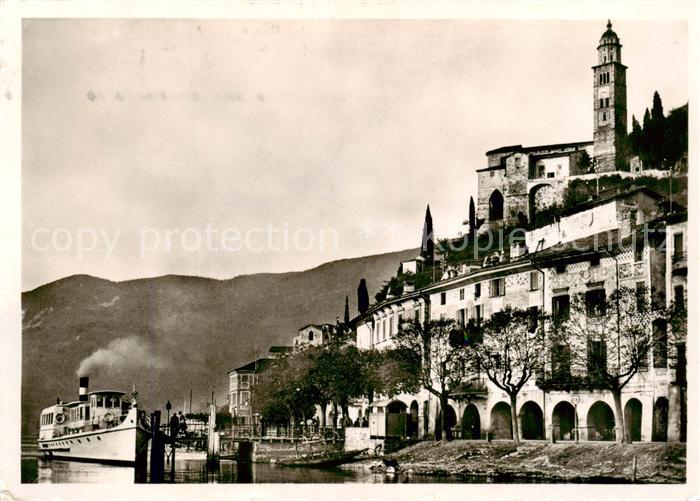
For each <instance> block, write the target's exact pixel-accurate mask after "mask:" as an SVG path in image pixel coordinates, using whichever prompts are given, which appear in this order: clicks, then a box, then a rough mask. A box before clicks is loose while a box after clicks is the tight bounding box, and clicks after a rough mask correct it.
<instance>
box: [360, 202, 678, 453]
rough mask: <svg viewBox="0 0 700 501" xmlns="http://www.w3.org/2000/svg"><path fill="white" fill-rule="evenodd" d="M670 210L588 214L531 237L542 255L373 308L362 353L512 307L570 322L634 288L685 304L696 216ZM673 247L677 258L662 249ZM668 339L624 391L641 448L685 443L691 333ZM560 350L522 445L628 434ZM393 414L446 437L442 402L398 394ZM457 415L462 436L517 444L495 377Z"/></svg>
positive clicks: (521, 256) (603, 396)
mask: <svg viewBox="0 0 700 501" xmlns="http://www.w3.org/2000/svg"><path fill="white" fill-rule="evenodd" d="M668 208H669V203H668V200H667V199H665V198H664V197H662V196H660V195H659V194H657V193H655V192H653V191H651V190H647V189H638V190H631V191H629V192H623V193H618V194H615V195H611V196H610V197H607V198H602V199H600V200H597V201H596V202H595V203H591V204H588V205H583V206H581V207H579V208H578V210H577V211H573V212H572V213H570V214H568V215H567V216H566V217H563V218H562V219H561V221H560V223H561V224H560V225H559V226H558V227H551V228H537V229H534V230H531V231H530V232H528V235H526V242H528V244H527V245H528V246H532V245H536V246H537V248H536V249H532V250H530V249H528V248H525V249H524V252H521V253H511V255H510V258H509V259H501V260H497V261H488V260H487V261H485V264H484V266H483V267H481V268H475V267H469V268H463V269H464V270H465V271H464V272H463V273H461V274H456V275H450V276H447V277H445V278H443V279H442V280H440V281H438V282H436V283H433V284H431V285H429V286H427V287H424V288H422V289H420V290H417V291H416V290H412V289H409V290H406V291H404V293H403V295H401V296H400V297H395V298H391V299H389V300H387V301H384V302H382V303H379V304H376V305H374V306H372V307H371V308H370V310H369V311H368V312H367V314H366V315H364V316H363V317H361V318H360V319H359V320H358V321H357V322H356V335H357V346H358V347H359V348H361V349H386V348H388V347H391V346H392V343H393V341H392V338H393V337H394V336H395V335H396V333H397V332H398V329H399V325H400V324H401V322H403V321H405V320H409V319H411V320H419V321H424V320H425V319H439V318H451V319H455V320H456V321H457V322H458V323H460V324H462V325H465V324H467V323H468V322H470V321H473V322H474V323H476V324H479V323H481V322H482V321H483V320H484V319H487V318H489V317H491V316H492V315H493V314H494V313H495V312H497V311H500V310H502V309H503V308H505V307H506V306H508V305H511V306H513V307H517V308H520V309H525V308H530V309H537V310H539V311H543V312H545V313H547V314H555V315H558V314H563V313H564V312H566V311H568V308H569V304H570V301H571V298H572V297H573V296H574V295H576V294H578V293H584V295H585V297H587V298H588V297H589V296H590V300H591V301H595V300H596V298H598V297H603V295H604V297H607V296H609V295H610V294H611V292H612V291H613V290H615V289H616V288H618V287H625V286H629V287H632V288H635V289H636V290H642V289H644V290H648V291H650V292H649V294H650V298H651V299H652V300H654V301H656V302H657V303H658V302H659V301H660V302H661V303H669V304H670V303H671V302H676V303H677V302H681V301H685V273H687V268H686V264H685V263H686V258H685V248H686V247H685V246H686V243H685V237H684V234H685V222H684V221H685V216H684V215H683V214H682V213H678V212H677V213H674V214H672V215H670V216H669V215H667V210H666V209H668ZM672 208H674V209H676V210H678V209H679V208H678V207H672ZM567 218H569V219H567ZM581 221H585V222H586V224H585V225H582V224H581ZM555 226H556V225H555ZM562 228H563V229H564V230H566V231H570V233H568V234H567V233H566V231H564V232H562ZM648 228H652V229H653V230H654V234H655V235H657V237H656V238H655V239H654V238H651V239H649V238H646V239H645V237H648V231H646V230H648ZM572 230H575V231H572ZM549 233H551V234H549ZM664 236H666V238H665V240H664ZM663 241H666V244H667V245H666V249H664V246H662V245H660V244H661V242H663ZM669 242H671V243H670V245H671V247H670V250H669V247H668V246H669ZM675 249H678V250H675ZM490 263H493V264H490ZM659 320H661V319H659ZM656 328H662V329H664V332H666V329H667V327H666V325H665V324H664V323H662V322H659V323H657V322H655V323H654V325H650V326H649V329H650V332H651V329H656ZM666 335H667V336H669V338H668V339H669V341H668V343H667V344H666V345H667V346H668V349H661V350H654V352H653V353H650V354H649V357H648V358H649V359H648V361H647V362H648V363H647V364H646V366H645V367H644V368H643V370H641V371H640V372H639V373H638V374H636V375H635V376H634V377H633V378H632V380H631V381H630V382H629V384H628V385H627V386H626V387H625V389H624V392H623V398H622V404H623V409H624V414H625V420H626V422H627V423H628V427H629V430H630V434H631V437H632V439H633V440H636V441H651V440H666V439H668V440H681V439H684V438H685V428H684V426H685V424H684V423H685V420H686V414H685V391H686V390H685V388H686V386H685V384H686V383H685V371H684V367H685V332H678V333H670V332H668V333H667V334H666ZM670 336H673V337H672V338H671V337H670ZM555 348H556V347H553V351H552V352H551V353H545V354H543V356H544V357H545V360H546V362H545V371H544V372H543V373H542V374H539V375H538V377H536V378H532V379H531V380H530V381H529V382H528V384H527V385H526V386H525V387H524V388H523V390H522V391H521V392H520V394H519V396H518V399H517V403H516V405H517V415H518V419H519V421H520V430H521V435H522V437H521V438H523V439H526V440H527V439H555V440H574V439H576V438H580V439H581V440H611V439H614V437H615V435H616V433H618V432H617V430H616V429H615V412H614V410H613V409H614V402H613V397H612V394H611V392H609V391H606V390H601V389H596V388H591V387H588V386H585V385H583V386H579V387H577V386H575V385H573V386H572V385H571V384H568V383H567V384H564V383H565V381H562V380H561V374H562V367H561V366H560V364H559V362H557V360H558V358H557V355H556V352H555ZM579 370H580V369H579ZM564 372H566V371H564ZM574 372H575V370H574ZM574 375H580V376H581V375H582V376H585V374H574ZM399 403H400V404H399ZM390 405H392V406H393V408H394V409H398V412H407V413H409V414H410V416H409V419H408V422H409V423H412V425H411V427H410V428H409V429H410V430H412V433H413V434H414V435H415V436H418V437H424V436H431V435H434V434H435V433H436V431H437V430H436V427H437V426H438V422H439V415H440V412H441V410H440V409H439V403H438V401H437V398H436V397H435V396H433V395H431V394H429V393H428V392H427V391H426V390H421V391H419V392H418V393H417V394H415V395H398V396H396V397H395V398H394V399H393V400H392V401H391V402H389V403H387V408H388V407H389V406H390ZM445 412H446V415H447V418H448V419H447V420H448V426H451V427H454V432H455V435H456V436H457V437H461V438H466V439H476V438H485V437H486V434H487V433H489V434H490V436H491V437H492V438H495V439H498V438H511V437H512V430H511V424H510V402H509V399H508V397H507V395H506V394H505V393H504V392H503V391H502V390H500V389H499V388H498V387H496V386H495V385H494V384H492V383H491V382H490V381H489V380H488V379H487V378H486V377H485V375H483V374H476V375H474V374H472V375H470V376H469V377H468V378H467V379H465V381H464V384H462V385H460V387H459V388H456V389H455V390H454V391H453V393H452V398H451V400H450V403H449V407H448V408H447V409H445Z"/></svg>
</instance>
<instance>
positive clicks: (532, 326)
mask: <svg viewBox="0 0 700 501" xmlns="http://www.w3.org/2000/svg"><path fill="white" fill-rule="evenodd" d="M527 311H528V313H529V314H530V321H529V324H528V327H527V330H528V332H535V331H536V330H537V323H538V321H539V318H538V317H539V311H540V310H539V308H538V307H537V306H530V307H529V308H528V309H527Z"/></svg>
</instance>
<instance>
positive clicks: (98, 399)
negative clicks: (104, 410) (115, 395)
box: [95, 396, 102, 407]
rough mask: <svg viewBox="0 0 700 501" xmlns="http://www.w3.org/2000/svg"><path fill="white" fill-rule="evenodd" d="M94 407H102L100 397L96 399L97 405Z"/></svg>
mask: <svg viewBox="0 0 700 501" xmlns="http://www.w3.org/2000/svg"><path fill="white" fill-rule="evenodd" d="M95 405H96V406H97V407H102V397H100V396H98V397H97V403H96V404H95Z"/></svg>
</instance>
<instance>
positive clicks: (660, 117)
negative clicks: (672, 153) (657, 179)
mask: <svg viewBox="0 0 700 501" xmlns="http://www.w3.org/2000/svg"><path fill="white" fill-rule="evenodd" d="M650 125H651V131H650V137H649V139H650V144H649V147H650V151H649V152H650V156H651V160H652V162H653V164H654V165H653V166H654V167H656V168H660V167H662V164H663V161H664V135H665V132H666V118H665V117H664V106H663V104H661V96H659V93H658V92H657V91H654V99H653V103H652V106H651V122H650Z"/></svg>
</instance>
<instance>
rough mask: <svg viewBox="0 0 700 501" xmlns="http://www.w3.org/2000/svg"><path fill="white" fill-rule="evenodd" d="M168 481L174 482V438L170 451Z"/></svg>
mask: <svg viewBox="0 0 700 501" xmlns="http://www.w3.org/2000/svg"><path fill="white" fill-rule="evenodd" d="M170 481H171V482H175V438H174V437H173V445H172V446H171V449H170Z"/></svg>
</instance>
